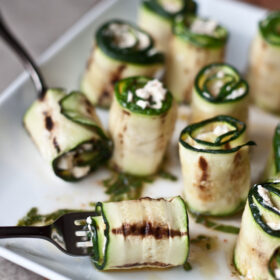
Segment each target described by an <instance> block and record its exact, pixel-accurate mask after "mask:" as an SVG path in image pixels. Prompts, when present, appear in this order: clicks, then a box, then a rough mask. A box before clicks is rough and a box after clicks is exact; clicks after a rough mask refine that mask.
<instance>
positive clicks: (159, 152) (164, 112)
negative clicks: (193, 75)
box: [109, 77, 177, 176]
mask: <svg viewBox="0 0 280 280" xmlns="http://www.w3.org/2000/svg"><path fill="white" fill-rule="evenodd" d="M150 81H152V79H151V78H147V77H130V78H127V79H123V80H120V81H119V82H117V83H116V86H115V94H114V99H113V103H112V106H111V108H110V114H109V133H110V136H111V138H112V140H113V142H114V147H115V148H114V151H113V156H112V159H111V165H112V167H113V168H114V169H116V170H118V171H121V172H124V173H128V174H132V175H136V176H147V175H152V174H154V173H156V172H157V171H158V170H159V168H160V165H161V163H162V160H163V157H164V154H165V151H166V148H167V145H168V143H169V140H170V138H171V136H172V133H173V130H174V126H175V122H176V117H177V106H176V103H175V102H174V100H173V98H172V95H171V93H170V92H169V91H168V90H167V89H166V88H165V90H166V95H165V100H164V101H163V103H162V107H161V108H160V109H154V108H149V107H147V108H145V109H142V108H140V107H138V106H136V102H138V100H140V99H139V98H138V97H137V96H136V94H135V91H136V89H139V88H143V87H145V85H146V84H147V83H148V82H150ZM129 92H130V94H132V96H133V98H132V99H133V102H129V103H128V102H127V96H128V93H129Z"/></svg>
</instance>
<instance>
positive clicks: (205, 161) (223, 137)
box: [179, 116, 253, 216]
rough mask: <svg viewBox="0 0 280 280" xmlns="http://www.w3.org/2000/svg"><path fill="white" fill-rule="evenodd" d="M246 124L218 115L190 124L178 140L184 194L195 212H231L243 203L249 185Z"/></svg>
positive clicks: (216, 213) (217, 214)
mask: <svg viewBox="0 0 280 280" xmlns="http://www.w3.org/2000/svg"><path fill="white" fill-rule="evenodd" d="M245 130H246V125H245V123H243V122H241V121H239V120H237V119H234V118H233V117H229V116H217V117H215V118H212V119H208V120H205V121H202V122H200V123H195V124H191V125H189V126H187V127H186V128H185V129H183V131H182V132H181V135H180V139H179V154H180V161H181V168H182V174H183V181H184V197H185V200H186V202H187V205H188V208H189V210H190V211H191V212H193V213H195V214H202V215H209V216H226V215H231V214H234V213H236V212H238V211H239V210H241V208H242V207H243V206H244V204H245V200H246V198H247V195H248V191H249V187H250V162H249V152H248V145H252V144H253V142H248V143H245Z"/></svg>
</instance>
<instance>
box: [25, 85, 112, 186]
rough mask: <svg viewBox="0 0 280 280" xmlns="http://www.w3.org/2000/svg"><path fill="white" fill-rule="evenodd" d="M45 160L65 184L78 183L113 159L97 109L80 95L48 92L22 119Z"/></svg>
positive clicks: (49, 90)
mask: <svg viewBox="0 0 280 280" xmlns="http://www.w3.org/2000/svg"><path fill="white" fill-rule="evenodd" d="M23 123H24V126H25V128H26V130H27V131H28V133H29V134H30V136H31V138H32V140H33V141H34V142H35V144H36V145H37V147H38V149H39V151H40V153H41V154H42V156H43V158H44V159H45V160H47V161H48V162H50V163H51V165H52V169H53V171H54V173H55V174H56V175H57V176H58V177H60V178H61V179H63V180H66V181H77V180H80V179H82V178H84V177H85V176H87V175H88V174H89V173H90V172H91V171H93V170H95V169H96V168H97V167H99V166H100V165H101V164H103V163H104V162H105V161H107V160H108V159H109V157H110V155H111V144H110V141H109V139H108V138H107V136H106V135H105V133H104V131H103V129H102V125H101V123H100V121H99V119H98V117H97V115H96V114H95V109H94V107H93V106H92V105H91V104H90V102H89V101H88V100H87V98H86V97H85V96H84V95H83V94H82V93H80V92H72V93H70V94H69V95H66V93H65V92H64V91H63V90H61V89H48V90H47V92H46V94H45V95H44V97H43V98H42V99H38V100H36V101H35V102H34V103H33V104H32V105H31V107H30V108H29V109H28V111H27V112H26V113H25V116H24V119H23Z"/></svg>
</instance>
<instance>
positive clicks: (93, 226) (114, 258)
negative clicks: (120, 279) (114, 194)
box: [87, 196, 189, 270]
mask: <svg viewBox="0 0 280 280" xmlns="http://www.w3.org/2000/svg"><path fill="white" fill-rule="evenodd" d="M87 223H88V228H89V232H90V236H91V238H92V241H93V257H92V260H93V262H94V264H95V266H96V267H97V268H98V269H100V270H115V269H118V270H119V269H135V268H136V269H139V268H169V267H173V266H179V265H183V264H184V263H185V262H186V260H187V257H188V252H189V233H188V216H187V211H186V207H185V204H184V201H183V199H182V198H181V197H179V196H178V197H173V198H170V199H163V198H160V199H152V198H148V197H146V198H141V199H139V200H128V201H121V202H103V203H100V202H99V203H98V204H97V206H96V216H94V217H89V218H88V219H87Z"/></svg>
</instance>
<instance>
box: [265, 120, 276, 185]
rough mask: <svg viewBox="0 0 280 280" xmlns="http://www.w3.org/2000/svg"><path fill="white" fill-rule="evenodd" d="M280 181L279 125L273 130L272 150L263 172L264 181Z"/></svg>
mask: <svg viewBox="0 0 280 280" xmlns="http://www.w3.org/2000/svg"><path fill="white" fill-rule="evenodd" d="M268 179H280V124H278V126H277V127H276V128H275V132H274V136H273V141H272V149H271V152H270V156H269V159H268V162H267V165H266V169H265V172H264V180H268Z"/></svg>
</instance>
